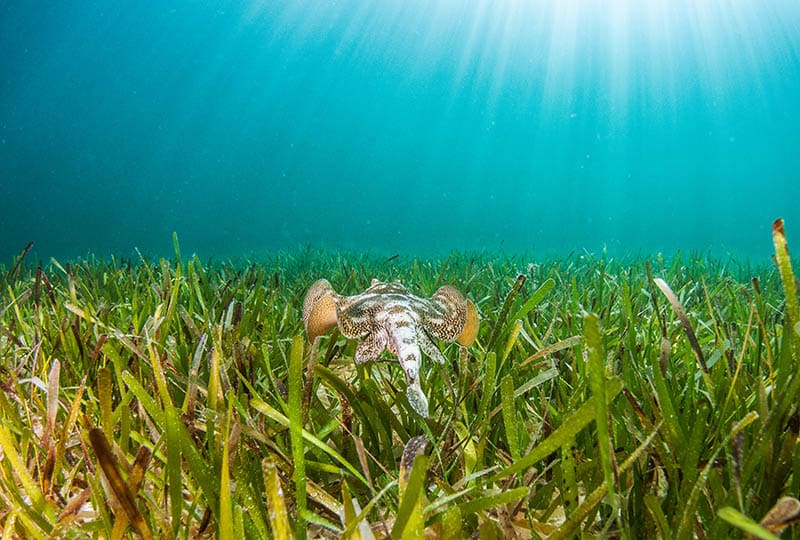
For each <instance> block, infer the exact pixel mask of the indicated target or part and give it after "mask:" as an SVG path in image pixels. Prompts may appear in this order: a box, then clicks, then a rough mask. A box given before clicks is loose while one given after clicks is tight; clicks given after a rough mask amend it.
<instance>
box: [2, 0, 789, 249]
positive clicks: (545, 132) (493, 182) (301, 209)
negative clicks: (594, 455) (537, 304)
mask: <svg viewBox="0 0 800 540" xmlns="http://www.w3.org/2000/svg"><path fill="white" fill-rule="evenodd" d="M21 4H22V3H16V2H0V260H2V261H8V260H10V258H11V257H12V256H13V255H14V254H16V253H18V252H19V251H20V250H21V249H22V247H24V245H25V244H26V243H27V242H28V241H34V242H35V244H34V245H35V247H34V249H35V256H37V257H39V258H43V259H46V258H48V257H50V256H55V257H60V258H64V257H74V256H80V255H85V254H88V253H96V254H100V255H107V254H118V255H123V256H131V255H132V254H134V253H135V251H134V249H135V248H138V249H140V250H141V251H142V252H144V253H151V254H168V253H170V252H171V249H172V240H171V238H172V236H171V235H172V232H173V231H176V232H177V233H178V235H179V237H180V239H181V244H182V248H183V250H184V251H185V252H188V253H191V252H196V253H197V254H198V255H200V256H201V257H220V256H240V255H248V254H258V253H262V252H268V251H270V250H276V249H294V248H296V247H298V246H308V245H310V246H314V247H317V246H319V247H325V248H329V249H348V250H352V249H368V250H375V251H379V252H390V253H394V252H403V253H413V254H420V255H430V254H435V253H448V252H450V251H451V250H462V249H468V250H482V251H487V252H490V253H491V252H495V251H503V252H512V253H531V254H534V255H535V254H543V253H548V254H560V253H563V254H567V253H570V252H573V251H581V250H588V251H590V252H599V251H600V250H603V249H606V250H607V251H608V252H609V253H611V254H631V253H633V254H636V253H645V254H646V253H652V252H656V251H663V252H665V253H673V252H675V251H677V250H682V251H695V250H697V251H703V252H709V253H714V254H722V255H724V254H727V253H729V252H732V253H735V254H737V255H744V256H748V257H756V258H766V257H767V256H768V254H769V253H770V251H771V239H770V224H771V222H772V220H773V219H774V218H776V217H778V216H783V217H784V218H785V219H786V220H787V233H788V235H789V241H790V243H791V242H792V240H793V239H795V243H796V244H797V245H800V212H798V211H797V209H798V201H800V127H798V126H799V125H800V3H798V2H796V1H782V0H769V1H768V0H762V1H756V0H749V1H748V0H741V1H736V2H733V1H698V0H693V1H689V0H671V1H658V0H654V1H647V0H631V1H630V2H624V1H616V2H614V1H603V2H601V1H592V0H560V1H558V2H555V1H553V2H541V1H525V0H507V1H501V0H498V1H495V2H489V1H480V0H472V1H466V0H465V1H456V0H449V1H448V0H442V1H438V2H434V1H430V0H426V1H422V0H403V1H395V0H380V1H378V0H376V1H352V2H348V1H322V0H317V1H275V2H273V1H252V2H249V1H244V2H189V1H183V2H181V1H178V2H168V1H165V2H113V3H112V2H92V3H90V2H74V3H66V2H55V3H54V5H50V4H49V3H46V4H42V5H40V4H35V3H28V4H27V5H21ZM73 4H74V5H73Z"/></svg>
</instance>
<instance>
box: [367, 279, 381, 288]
mask: <svg viewBox="0 0 800 540" xmlns="http://www.w3.org/2000/svg"><path fill="white" fill-rule="evenodd" d="M378 283H380V281H378V280H377V279H375V278H372V281H370V282H369V286H370V287H374V286H375V285H377V284H378Z"/></svg>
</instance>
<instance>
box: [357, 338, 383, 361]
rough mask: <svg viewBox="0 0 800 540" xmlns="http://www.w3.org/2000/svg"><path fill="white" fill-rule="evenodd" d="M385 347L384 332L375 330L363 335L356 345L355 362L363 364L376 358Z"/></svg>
mask: <svg viewBox="0 0 800 540" xmlns="http://www.w3.org/2000/svg"><path fill="white" fill-rule="evenodd" d="M385 348H386V333H385V332H381V331H375V332H371V333H369V334H367V335H366V336H364V339H362V340H361V343H359V344H358V346H357V347H356V357H355V361H356V364H363V363H364V362H368V361H369V360H375V359H376V358H378V357H379V356H380V355H381V353H382V352H383V350H384V349H385Z"/></svg>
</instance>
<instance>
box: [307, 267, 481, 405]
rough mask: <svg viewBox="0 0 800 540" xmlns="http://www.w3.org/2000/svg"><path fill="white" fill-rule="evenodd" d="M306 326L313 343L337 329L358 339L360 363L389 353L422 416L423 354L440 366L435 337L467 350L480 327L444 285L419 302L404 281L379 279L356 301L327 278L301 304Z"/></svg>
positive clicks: (473, 311)
mask: <svg viewBox="0 0 800 540" xmlns="http://www.w3.org/2000/svg"><path fill="white" fill-rule="evenodd" d="M303 323H304V324H305V328H306V333H307V334H308V339H309V340H311V341H313V340H314V339H315V338H316V337H317V336H320V335H322V334H324V333H325V332H327V331H328V330H330V329H331V328H333V327H334V326H337V325H338V327H339V331H340V332H341V333H342V335H343V336H345V337H346V338H348V339H358V340H360V342H359V344H358V346H357V347H356V354H355V361H356V363H357V364H362V363H364V362H367V361H368V360H374V359H376V358H378V357H379V356H380V354H381V353H382V352H383V351H384V349H388V350H389V352H390V353H391V354H393V355H395V356H396V357H397V359H398V360H399V362H400V366H401V367H402V368H403V371H404V372H405V374H406V379H407V380H408V389H407V390H406V395H407V396H408V401H409V403H410V404H411V406H412V407H413V408H414V410H415V411H416V412H417V413H419V414H420V415H421V416H423V417H427V416H428V398H426V397H425V394H423V393H422V389H421V388H420V382H419V368H420V360H421V354H420V349H421V350H422V352H424V353H425V354H426V355H428V356H429V357H431V358H432V359H433V360H435V361H436V362H438V363H440V364H442V363H444V356H442V353H441V351H439V348H438V347H437V346H436V344H435V343H434V342H433V339H432V338H438V339H440V340H442V341H457V342H458V343H459V344H461V345H463V346H465V347H467V346H469V345H471V344H472V342H473V341H475V337H476V336H477V335H478V326H479V322H478V312H477V310H476V309H475V306H474V305H473V303H472V302H471V301H470V300H469V299H466V298H464V295H463V294H461V293H460V292H459V291H458V289H456V288H454V287H450V286H447V285H445V286H444V287H441V288H439V290H437V291H436V292H435V293H434V295H433V296H431V297H430V298H420V297H419V296H415V295H413V294H411V293H410V292H409V291H408V289H406V288H405V287H404V286H403V284H402V283H400V281H392V282H389V283H386V282H381V281H378V280H376V279H373V280H372V285H371V286H370V287H369V288H368V289H367V290H366V291H364V292H363V293H361V294H357V295H355V296H342V295H339V294H337V293H336V291H334V290H333V288H332V287H331V284H330V283H328V281H327V280H325V279H320V280H319V281H317V282H315V283H314V284H313V285H311V287H310V288H309V289H308V293H307V294H306V298H305V301H304V302H303Z"/></svg>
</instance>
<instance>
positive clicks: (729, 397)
mask: <svg viewBox="0 0 800 540" xmlns="http://www.w3.org/2000/svg"><path fill="white" fill-rule="evenodd" d="M773 239H774V244H775V258H774V264H763V265H760V266H748V265H741V264H738V263H737V262H736V261H735V260H722V259H714V258H705V257H702V256H699V255H688V256H687V255H681V254H677V255H675V256H673V257H669V258H663V257H661V256H658V257H653V258H652V259H648V260H644V259H632V260H614V259H610V258H607V257H592V256H589V255H583V256H572V257H569V258H563V259H559V260H555V259H554V260H547V261H527V260H523V259H514V258H506V259H498V258H491V259H490V258H488V257H485V256H481V255H474V256H473V255H467V254H456V255H452V256H451V257H449V258H447V259H439V260H419V259H410V258H404V257H393V258H389V259H383V258H377V257H372V256H364V255H356V254H346V255H345V254H336V253H330V252H316V251H298V252H295V253H285V254H281V255H278V256H276V257H275V258H274V260H272V261H269V262H265V261H258V262H240V263H235V264H234V263H225V262H219V263H204V262H202V261H201V260H199V259H198V258H196V257H193V258H190V259H188V260H187V259H184V258H183V257H182V255H181V252H180V249H179V247H178V242H177V238H176V239H175V255H174V258H172V257H171V258H168V259H167V258H164V259H160V260H148V259H146V258H141V259H140V260H138V261H129V260H122V259H118V258H109V259H93V258H87V259H81V260H73V261H72V262H70V263H69V264H66V263H59V262H56V261H55V260H52V261H50V262H49V263H48V264H45V265H28V264H26V262H25V260H24V257H25V253H24V252H23V253H22V254H21V255H20V256H19V257H18V258H16V259H15V260H14V261H12V262H11V263H10V264H9V265H8V266H6V267H5V268H3V272H2V277H0V283H1V284H2V291H3V293H2V300H3V301H2V311H0V332H1V335H0V370H1V371H2V383H1V384H2V386H1V388H0V419H1V420H0V528H2V537H3V538H113V539H117V538H136V537H141V538H220V539H229V538H292V537H295V538H303V537H310V538H362V539H365V538H373V537H374V538H386V537H392V538H469V537H478V536H479V537H481V538H553V539H555V538H579V537H580V538H587V537H611V538H731V537H744V536H748V535H751V536H750V537H757V538H773V539H774V538H777V537H778V535H782V537H783V538H800V530H798V527H797V526H792V525H791V524H792V523H793V522H794V521H797V520H798V518H800V509H798V506H800V504H799V503H798V502H797V500H796V499H794V498H793V497H796V496H797V494H798V493H800V475H798V474H797V471H799V470H800V446H798V445H797V438H798V432H799V431H800V412H798V407H797V403H798V394H799V393H800V372H799V371H798V367H797V366H798V354H800V326H798V323H797V321H800V313H799V312H798V311H799V310H798V299H797V289H796V280H795V277H794V275H793V273H792V269H791V264H790V259H789V255H788V251H787V248H786V242H785V236H784V233H783V223H782V221H780V220H778V221H776V222H775V224H774V225H773ZM767 241H768V239H767ZM319 276H326V277H327V278H328V279H329V280H330V281H331V282H332V283H335V284H336V286H337V288H338V289H339V290H341V291H345V292H356V291H360V290H363V289H364V288H365V287H366V286H368V284H369V281H370V279H371V278H372V277H375V276H377V277H380V278H381V279H384V280H389V279H401V280H402V281H403V283H404V284H406V286H408V287H409V288H413V290H415V291H418V292H420V293H421V294H422V293H424V294H430V293H432V292H433V291H434V290H435V289H436V288H437V287H439V286H440V285H442V284H448V283H449V284H457V285H458V286H459V287H460V288H461V289H462V290H464V291H465V293H466V294H468V295H469V296H470V297H471V298H472V299H473V300H474V302H475V303H476V306H477V308H478V311H479V312H480V314H481V319H482V326H481V330H480V333H479V335H478V339H477V341H476V343H475V344H473V345H472V346H471V347H470V348H469V349H462V348H460V347H459V346H458V345H457V344H451V345H448V346H447V347H445V348H443V353H444V355H445V357H446V359H447V362H446V364H445V365H443V366H440V365H438V364H435V363H433V362H431V361H429V360H428V359H426V361H425V362H424V364H423V370H422V377H421V378H422V385H423V390H424V391H425V392H426V394H427V396H428V398H429V400H430V416H431V417H430V418H428V419H423V418H422V417H420V416H419V415H417V414H416V413H415V412H414V411H413V410H412V409H411V408H410V406H409V403H408V401H407V400H406V398H405V393H404V391H403V390H404V387H405V384H406V382H405V378H404V377H403V375H402V371H401V370H400V369H399V365H398V364H397V362H396V360H394V359H393V358H391V357H389V356H386V357H385V361H379V362H370V363H367V364H365V365H359V366H356V365H355V364H354V362H353V360H352V359H353V354H354V342H352V341H347V340H345V339H344V338H342V337H341V336H340V335H338V334H337V333H336V332H334V333H333V335H331V336H329V337H328V336H326V337H323V338H321V339H318V340H317V341H316V342H315V343H313V344H312V343H307V342H306V339H305V336H304V334H303V329H302V320H301V313H300V311H301V306H302V300H303V295H304V294H305V290H306V288H307V287H308V285H309V284H310V283H311V282H313V281H314V280H315V279H316V278H318V277H319ZM792 325H794V329H792ZM784 529H785V530H784Z"/></svg>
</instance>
